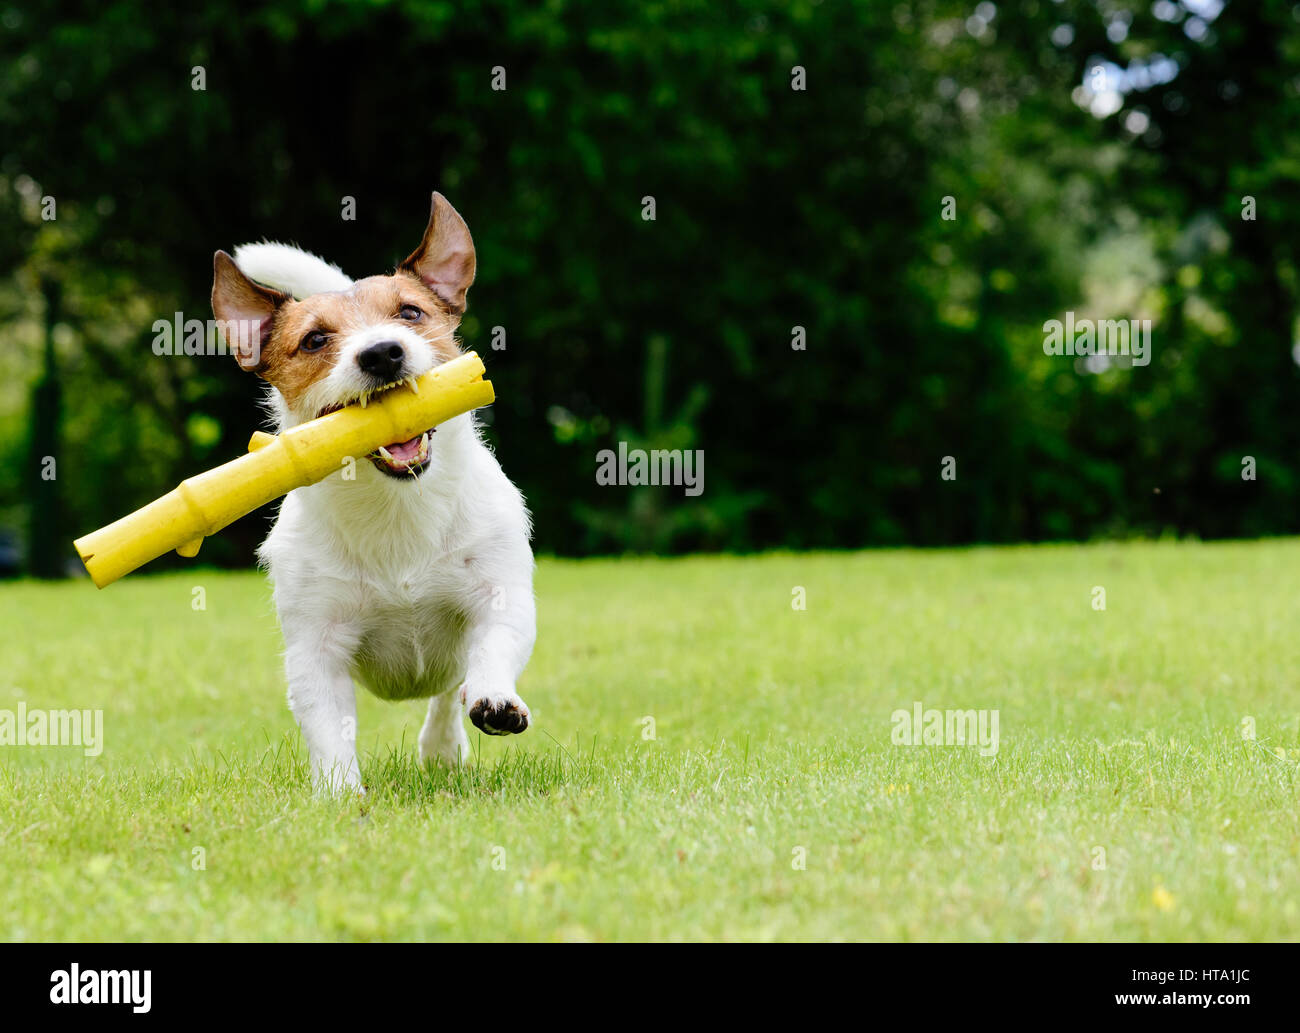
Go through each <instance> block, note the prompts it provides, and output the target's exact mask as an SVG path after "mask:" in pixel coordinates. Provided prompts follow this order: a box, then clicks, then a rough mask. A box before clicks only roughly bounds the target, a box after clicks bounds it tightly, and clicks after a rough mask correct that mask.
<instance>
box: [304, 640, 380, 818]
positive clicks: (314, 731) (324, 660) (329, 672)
mask: <svg viewBox="0 0 1300 1033" xmlns="http://www.w3.org/2000/svg"><path fill="white" fill-rule="evenodd" d="M355 641H356V638H355V635H353V634H351V633H350V631H349V630H348V629H347V628H345V627H343V626H340V625H332V626H330V627H328V628H326V629H319V628H318V629H314V630H308V629H300V630H289V629H286V631H285V655H284V664H285V671H286V673H287V674H288V679H289V707H290V709H291V710H293V716H294V717H296V718H297V719H298V724H299V726H300V727H301V728H302V734H303V738H304V739H306V740H307V751H308V753H309V755H310V757H311V773H312V785H313V786H314V788H315V790H316V792H317V794H318V795H326V794H337V793H339V792H342V791H345V790H351V791H353V792H364V791H365V790H364V789H362V786H361V771H360V769H359V768H358V766H357V748H356V746H357V699H356V690H355V689H354V688H353V685H352V676H351V674H350V672H349V668H350V666H351V657H352V650H353V649H354V648H355Z"/></svg>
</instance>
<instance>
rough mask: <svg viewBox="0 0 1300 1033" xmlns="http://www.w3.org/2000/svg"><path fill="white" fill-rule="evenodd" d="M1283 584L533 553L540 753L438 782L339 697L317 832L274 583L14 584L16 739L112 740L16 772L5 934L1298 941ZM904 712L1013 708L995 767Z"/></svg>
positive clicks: (22, 764)
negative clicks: (355, 722) (344, 734)
mask: <svg viewBox="0 0 1300 1033" xmlns="http://www.w3.org/2000/svg"><path fill="white" fill-rule="evenodd" d="M1297 570H1300V541H1273V542H1265V543H1242V544H1226V545H1200V544H1166V543H1160V544H1134V545H1104V546H1090V547H1036V548H1028V547H1026V548H1012V549H978V550H969V551H942V552H872V553H856V554H818V555H770V556H763V557H756V558H700V559H686V560H623V561H598V562H581V563H576V562H559V561H554V560H551V561H544V562H543V563H542V564H541V566H540V568H539V571H538V579H537V587H538V596H539V604H540V605H539V611H540V622H541V626H540V635H539V641H538V647H537V651H536V653H535V655H534V658H533V661H532V663H531V665H530V666H529V669H528V671H527V672H526V674H525V676H524V679H523V681H522V683H521V685H520V691H521V694H522V695H523V696H524V698H525V699H526V700H527V701H528V703H529V705H530V706H531V708H532V711H533V715H534V722H535V723H534V726H533V727H532V728H530V729H529V731H528V732H527V733H526V734H525V735H523V736H522V737H518V738H514V739H511V740H509V741H500V740H493V739H485V738H483V737H482V736H480V735H478V733H476V732H475V733H474V734H473V736H472V740H473V742H474V744H475V750H476V752H477V759H476V763H475V764H474V765H473V766H472V767H471V768H470V769H468V770H465V771H462V772H459V773H456V774H451V773H447V772H443V771H436V772H425V771H423V770H421V769H419V768H418V767H417V766H416V764H415V762H414V758H413V755H412V754H413V744H414V740H415V735H416V732H417V731H418V728H419V724H420V720H421V717H422V707H421V705H420V704H418V703H409V704H387V703H383V702H380V701H378V700H375V699H373V698H371V697H369V696H368V695H365V694H364V693H363V694H362V695H361V698H360V715H359V716H360V725H361V735H360V743H359V745H360V747H361V753H362V769H363V774H364V777H365V779H366V782H367V784H368V785H369V788H370V792H369V796H368V797H367V798H366V799H365V800H364V801H361V800H358V799H355V798H354V799H350V800H346V801H341V802H331V801H315V800H313V799H312V798H311V795H310V791H309V787H308V778H307V770H306V764H305V754H304V750H303V748H302V746H301V743H300V740H299V737H298V734H297V730H296V728H295V726H294V724H293V720H292V717H291V716H290V714H289V713H288V710H287V708H286V706H285V703H284V686H283V681H282V676H281V672H280V661H279V637H278V631H277V629H276V627H275V623H274V620H273V618H272V615H271V611H270V603H269V591H268V589H267V587H266V585H265V583H264V582H263V580H262V579H261V578H260V577H259V576H257V575H255V574H222V573H217V572H213V571H209V570H201V569H199V570H195V571H193V572H190V573H186V574H183V575H168V576H156V577H146V576H134V577H130V578H127V579H126V580H124V581H123V582H120V583H119V584H117V585H114V586H112V587H111V588H109V589H107V590H106V591H104V592H96V591H95V590H94V589H93V588H92V587H90V585H89V584H88V583H86V582H82V583H76V584H53V585H44V584H26V583H24V584H18V585H8V586H5V587H2V588H0V618H3V620H4V622H5V626H6V627H7V628H8V630H9V636H8V641H7V644H6V646H5V649H4V663H3V668H2V669H3V672H4V673H3V682H0V709H10V710H13V709H16V706H17V702H18V701H19V700H20V699H22V700H26V702H27V705H28V706H29V707H45V708H62V707H91V708H96V707H97V708H102V709H103V711H104V725H105V727H104V733H105V740H106V745H105V748H104V751H103V753H102V755H101V756H99V757H95V758H87V757H85V756H83V753H82V751H80V750H77V749H72V748H45V749H41V748H36V747H0V899H3V900H4V902H5V906H4V919H3V921H4V925H3V930H2V932H0V935H3V936H4V937H6V938H8V939H11V940H43V939H73V940H80V939H87V940H116V939H128V940H135V939H147V940H171V939H178V940H192V939H201V940H206V939H219V940H263V939H285V938H292V939H313V940H314V939H442V938H448V939H472V940H479V939H483V940H491V939H516V938H519V939H540V940H551V939H563V940H568V939H577V940H582V939H592V940H616V939H619V940H623V939H758V940H768V939H859V938H887V939H975V940H985V939H999V940H1001V939H1017V940H1019V939H1030V938H1034V939H1047V940H1057V939H1087V940H1092V939H1106V940H1109V939H1121V940H1131V939H1154V940H1184V939H1186V940H1200V939H1216V940H1217V939H1223V940H1239V939H1248V940H1255V939H1279V938H1288V939H1294V938H1297V936H1298V934H1300V898H1297V897H1296V894H1295V893H1294V888H1295V886H1296V885H1297V884H1298V883H1300V806H1298V805H1300V791H1298V789H1297V767H1298V766H1300V749H1298V745H1300V593H1297V592H1296V591H1293V590H1292V589H1291V587H1290V586H1291V584H1292V583H1293V582H1294V581H1295V577H1294V576H1293V575H1294V573H1295V572H1296V571H1297ZM196 585H201V586H203V588H204V589H205V592H206V601H207V608H206V610H203V611H195V610H194V609H192V607H191V599H192V589H193V588H194V587H195V586H196ZM1095 585H1101V586H1104V588H1105V590H1106V595H1107V598H1106V602H1107V608H1106V610H1105V612H1098V611H1095V610H1094V609H1093V608H1092V595H1091V592H1092V588H1093V586H1095ZM795 586H803V587H804V588H806V590H807V609H806V611H802V612H800V611H796V610H794V609H792V607H791V595H792V589H793V588H794V587H795ZM915 700H920V701H922V702H923V703H924V704H925V705H926V706H927V707H936V708H941V709H944V708H976V709H997V710H998V711H999V718H1000V732H1001V744H1000V750H999V752H998V753H997V755H996V757H989V758H984V757H981V756H980V755H979V753H978V751H977V750H975V749H971V748H961V747H951V748H949V747H937V746H932V747H905V746H895V745H892V744H891V742H890V732H891V729H892V724H891V720H890V715H891V714H892V712H893V711H895V710H897V709H906V708H910V707H911V705H912V703H913V701H915ZM647 717H650V718H653V719H654V725H655V729H654V730H655V733H656V738H654V739H646V738H643V729H644V728H645V727H646V725H645V723H644V721H643V719H644V718H647ZM1246 718H1250V719H1253V721H1254V725H1255V729H1256V735H1257V738H1256V739H1254V740H1251V739H1248V738H1244V737H1243V735H1242V722H1243V719H1246ZM800 848H802V850H803V851H804V852H805V856H806V867H804V868H803V869H802V870H800V869H799V868H797V867H796V866H795V864H794V861H795V859H796V857H797V853H796V852H797V851H798V850H799V849H800ZM1098 848H1100V849H1102V850H1104V852H1105V854H1104V867H1100V868H1099V867H1094V865H1095V863H1096V861H1097V860H1098V859H1099V858H1100V857H1101V855H1100V854H1099V853H1097V850H1098ZM196 850H201V851H202V853H201V855H196V854H195V851H196ZM196 856H198V857H201V858H202V860H203V862H204V864H203V866H202V867H196V863H197V862H196Z"/></svg>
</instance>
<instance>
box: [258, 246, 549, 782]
mask: <svg viewBox="0 0 1300 1033" xmlns="http://www.w3.org/2000/svg"><path fill="white" fill-rule="evenodd" d="M250 249H255V250H253V252H252V253H253V254H254V255H255V256H256V260H255V261H253V262H250V265H249V266H245V264H244V262H245V256H248V255H249V253H250ZM236 255H237V256H239V264H240V266H241V268H243V269H244V272H245V273H247V274H248V275H249V276H252V277H254V278H255V279H257V280H259V281H261V282H262V283H265V284H267V285H269V286H272V287H276V288H279V289H281V290H287V291H290V292H292V293H293V294H294V295H295V296H303V297H305V296H308V295H310V294H312V293H319V292H321V291H323V290H333V289H343V290H346V289H347V287H346V286H344V287H337V286H336V284H337V283H338V277H341V276H342V275H343V274H342V273H340V272H339V271H338V270H337V269H336V268H334V267H333V266H330V265H328V264H327V263H325V262H324V261H323V260H321V259H318V258H316V257H315V256H313V255H309V254H307V253H305V252H302V251H299V250H298V249H296V248H291V247H287V246H285V245H282V244H252V245H245V246H244V247H241V248H239V249H238V250H237V251H236ZM344 279H346V277H345V278H344ZM389 338H396V339H398V340H400V341H401V342H402V343H403V345H404V347H405V348H406V351H407V356H408V360H409V361H410V364H411V365H410V368H409V370H407V371H404V374H405V375H419V374H420V373H423V372H424V371H425V370H426V369H429V368H431V367H432V366H433V365H434V364H435V363H436V361H437V360H436V357H435V355H434V352H433V349H432V348H430V347H429V344H428V342H427V341H425V340H424V339H423V338H421V337H420V336H419V335H418V334H415V333H414V332H413V331H410V330H409V329H407V328H404V327H402V326H400V325H396V324H392V323H383V324H378V325H377V326H375V327H368V328H366V330H364V331H361V332H360V333H357V334H354V335H353V336H352V337H351V338H349V339H348V340H345V341H343V342H341V344H340V347H339V349H338V351H337V358H336V361H335V367H334V369H333V370H332V371H331V372H330V374H329V375H328V376H327V377H325V378H323V379H322V380H321V381H320V383H318V384H317V385H316V387H315V388H313V389H312V391H311V392H309V394H310V396H311V397H310V398H307V399H304V400H302V401H300V403H299V405H298V411H291V410H290V409H289V408H288V407H287V406H286V405H285V404H284V400H283V399H282V398H280V397H278V395H277V397H276V399H275V402H276V404H275V409H276V411H277V412H278V413H279V416H280V422H281V426H289V425H292V424H294V423H297V422H301V421H302V420H304V419H310V418H312V417H313V416H314V415H315V414H316V413H317V412H318V411H319V409H320V408H321V407H323V406H324V405H328V404H330V403H332V402H337V401H346V400H350V399H352V398H355V397H356V395H357V393H358V391H359V390H360V389H359V388H358V386H357V385H358V383H360V381H358V380H357V379H356V377H355V376H354V368H355V365H356V363H355V356H356V353H357V352H358V351H359V350H360V349H361V348H362V347H364V346H365V345H366V344H367V343H370V342H371V341H374V340H377V339H389ZM352 472H353V474H354V479H350V480H349V479H345V474H346V473H347V468H345V469H344V470H341V471H340V472H339V473H336V474H331V475H330V476H329V477H328V478H326V479H325V480H323V481H321V482H319V483H318V484H314V485H311V486H310V487H306V488H299V489H297V490H295V491H292V492H290V493H289V495H288V496H287V497H286V498H285V500H284V503H283V505H282V506H281V508H280V514H279V517H278V518H277V520H276V522H275V526H274V527H273V528H272V530H271V533H270V534H269V535H268V536H267V539H266V541H265V542H263V544H262V546H261V549H260V550H259V556H260V558H261V559H262V561H263V563H264V564H265V565H266V566H267V567H268V568H269V570H270V575H271V580H272V582H273V584H274V594H275V605H276V610H277V612H278V614H279V618H280V625H281V629H282V631H283V633H284V640H285V669H286V673H287V675H288V681H289V704H290V706H291V708H292V709H293V712H294V715H295V716H296V717H297V719H298V722H299V724H300V725H301V727H302V730H303V735H304V737H305V738H306V740H307V746H308V749H309V752H310V754H311V764H312V774H313V781H314V783H315V785H316V787H317V789H318V791H325V792H337V791H339V790H340V789H352V790H360V789H361V775H360V771H359V769H358V766H357V756H356V700H355V695H354V689H353V679H354V678H356V679H358V680H360V681H361V682H362V683H363V684H365V685H366V687H367V688H369V689H370V690H371V691H372V692H374V693H375V694H376V695H377V696H380V697H381V698H384V699H411V698H417V697H419V698H424V697H429V708H428V716H427V718H426V720H425V723H424V727H423V729H422V730H421V732H420V736H419V756H420V758H421V759H422V760H424V761H430V760H433V759H437V760H441V761H443V762H444V763H447V764H452V765H454V764H456V763H459V762H460V761H463V760H464V759H465V758H466V757H467V756H468V751H469V740H468V738H467V737H466V734H465V727H464V723H463V719H462V715H463V713H464V712H465V710H463V709H462V706H463V707H464V708H465V709H473V708H474V707H475V705H476V704H479V705H486V706H487V707H489V708H490V709H491V710H493V711H495V712H497V713H499V714H500V713H514V714H516V715H522V716H523V717H524V718H525V719H527V718H528V708H527V707H526V706H525V704H524V702H523V700H521V699H520V698H519V696H518V695H517V694H516V691H515V682H516V680H517V679H518V678H519V675H520V674H521V673H522V671H523V669H524V665H525V664H527V662H528V658H529V655H530V654H531V652H532V647H533V640H534V638H535V635H536V631H535V626H536V615H535V609H534V602H533V586H532V573H533V556H532V552H531V550H530V548H529V545H528V540H529V535H530V526H529V519H528V513H527V510H526V509H525V508H524V501H523V497H522V496H521V495H520V494H519V491H518V489H516V488H515V486H514V485H513V484H511V483H510V481H509V480H508V479H507V477H506V475H505V474H504V473H503V472H502V470H501V467H500V466H499V465H498V463H497V461H496V458H495V457H494V456H493V455H492V453H491V452H490V451H489V450H488V448H487V447H486V446H485V445H484V444H483V442H482V441H481V440H480V438H479V435H478V430H477V428H476V426H475V424H474V420H473V416H472V414H468V413H467V414H465V415H463V416H458V417H456V418H455V419H452V420H449V421H448V422H446V423H444V424H442V425H441V426H439V427H438V428H437V430H436V432H435V433H434V434H433V435H432V436H431V438H430V465H429V468H428V469H427V470H426V471H425V472H424V474H423V475H421V476H420V477H418V478H411V479H410V480H397V479H394V478H391V477H388V476H386V475H385V474H383V473H381V472H380V471H378V470H377V469H375V468H374V466H372V465H371V463H370V461H369V460H367V459H364V458H362V459H358V460H357V461H356V463H355V467H353V468H352ZM457 688H459V690H460V691H459V693H458V695H456V696H453V694H452V693H453V690H456V689H457ZM487 723H488V725H489V727H488V728H485V729H484V730H485V731H489V730H492V729H491V719H490V718H489V719H488V721H487ZM497 727H498V728H500V727H501V725H499V724H498V725H497Z"/></svg>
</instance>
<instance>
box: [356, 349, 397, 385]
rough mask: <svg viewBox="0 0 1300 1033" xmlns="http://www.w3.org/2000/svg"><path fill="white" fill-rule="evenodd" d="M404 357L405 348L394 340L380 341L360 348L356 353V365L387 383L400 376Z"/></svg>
mask: <svg viewBox="0 0 1300 1033" xmlns="http://www.w3.org/2000/svg"><path fill="white" fill-rule="evenodd" d="M405 359H406V350H405V349H404V348H403V347H402V346H401V345H400V344H398V343H397V342H396V341H380V342H379V343H378V344H372V345H370V347H368V348H363V349H362V350H361V352H360V354H358V355H357V365H358V366H360V367H361V369H362V372H364V373H369V374H370V375H371V376H372V377H376V378H378V379H379V380H381V381H383V382H384V383H388V382H389V381H390V380H396V379H397V378H398V377H399V376H401V374H402V362H403V361H404V360H405Z"/></svg>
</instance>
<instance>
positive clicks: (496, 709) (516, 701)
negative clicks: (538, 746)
mask: <svg viewBox="0 0 1300 1033" xmlns="http://www.w3.org/2000/svg"><path fill="white" fill-rule="evenodd" d="M530 566H531V564H530ZM536 638H537V610H536V606H535V604H534V602H533V586H532V582H531V579H530V580H528V581H523V582H519V583H516V584H512V585H504V586H495V587H493V589H492V590H491V596H490V601H489V602H487V603H486V604H485V605H483V606H482V607H481V608H480V609H479V610H478V611H477V613H476V614H475V615H474V618H473V620H472V621H471V624H470V628H469V656H468V660H469V663H468V667H467V670H466V674H465V683H464V685H462V686H461V690H460V698H461V701H462V702H463V703H464V704H465V709H466V712H467V713H468V714H469V719H470V720H471V721H473V722H474V725H475V727H476V728H478V729H480V730H481V731H483V732H486V733H487V734H488V735H509V734H511V733H517V732H522V731H523V730H524V729H525V728H527V727H528V720H529V714H528V707H527V706H526V705H525V703H524V701H523V700H522V699H520V698H519V696H518V694H517V693H516V692H515V683H516V682H517V681H518V680H519V676H520V675H521V674H522V673H523V670H524V666H525V665H526V664H527V663H528V658H529V656H531V655H532V651H533V642H534V641H535V640H536Z"/></svg>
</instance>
